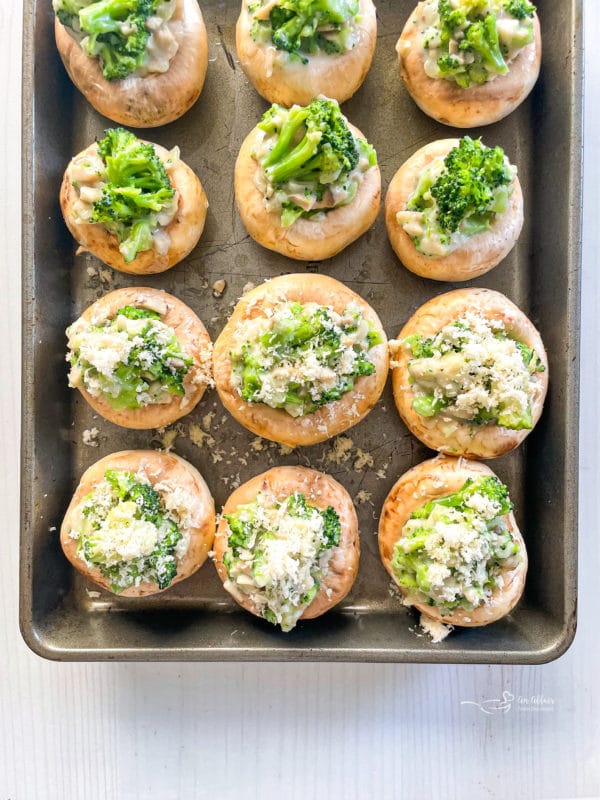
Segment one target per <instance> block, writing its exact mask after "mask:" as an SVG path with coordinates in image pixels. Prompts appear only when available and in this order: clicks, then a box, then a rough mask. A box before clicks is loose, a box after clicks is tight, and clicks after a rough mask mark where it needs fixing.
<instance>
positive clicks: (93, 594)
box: [85, 589, 101, 599]
mask: <svg viewBox="0 0 600 800" xmlns="http://www.w3.org/2000/svg"><path fill="white" fill-rule="evenodd" d="M85 591H86V593H87V596H88V597H91V598H92V599H96V598H97V597H101V594H100V592H95V591H93V590H92V589H86V590H85Z"/></svg>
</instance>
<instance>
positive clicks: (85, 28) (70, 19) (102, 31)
mask: <svg viewBox="0 0 600 800" xmlns="http://www.w3.org/2000/svg"><path fill="white" fill-rule="evenodd" d="M159 2H160V0H91V1H90V0H54V10H55V12H56V14H57V16H58V18H59V20H60V21H61V22H62V23H63V25H67V26H68V27H71V28H74V29H76V30H79V31H80V32H81V33H83V34H86V36H85V38H84V39H82V41H81V46H82V48H83V50H84V52H86V53H87V54H88V55H89V56H91V57H93V58H97V59H99V61H100V66H101V68H102V74H103V75H104V77H105V78H106V80H109V81H112V80H117V79H119V78H125V77H127V75H130V74H131V73H132V72H135V70H136V69H138V68H139V67H140V66H142V65H143V63H144V61H145V60H146V46H147V44H148V39H149V38H150V32H149V31H148V29H147V28H146V20H147V19H148V17H149V16H151V15H153V14H155V13H156V8H157V6H158V4H159Z"/></svg>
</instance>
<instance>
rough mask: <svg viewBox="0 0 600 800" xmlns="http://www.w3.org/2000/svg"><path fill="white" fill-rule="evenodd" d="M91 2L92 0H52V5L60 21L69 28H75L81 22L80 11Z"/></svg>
mask: <svg viewBox="0 0 600 800" xmlns="http://www.w3.org/2000/svg"><path fill="white" fill-rule="evenodd" d="M89 2H90V0H52V7H53V9H54V13H55V14H56V16H57V17H58V20H59V22H60V23H61V24H62V25H65V26H66V27H67V28H73V27H74V26H77V25H78V24H79V12H80V11H81V9H82V8H85V7H86V6H87V4H88V3H89Z"/></svg>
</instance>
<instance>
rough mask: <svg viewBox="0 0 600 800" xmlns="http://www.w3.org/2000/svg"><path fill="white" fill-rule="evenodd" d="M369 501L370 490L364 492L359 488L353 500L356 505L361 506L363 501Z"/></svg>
mask: <svg viewBox="0 0 600 800" xmlns="http://www.w3.org/2000/svg"><path fill="white" fill-rule="evenodd" d="M370 501H371V492H365V490H364V489H361V490H360V492H358V494H357V495H356V497H355V498H354V502H355V503H356V505H358V506H361V505H363V504H364V503H369V502H370Z"/></svg>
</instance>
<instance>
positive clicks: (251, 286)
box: [242, 281, 254, 295]
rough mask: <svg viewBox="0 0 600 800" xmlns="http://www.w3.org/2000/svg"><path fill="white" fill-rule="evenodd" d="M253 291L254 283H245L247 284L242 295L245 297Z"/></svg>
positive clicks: (243, 287)
mask: <svg viewBox="0 0 600 800" xmlns="http://www.w3.org/2000/svg"><path fill="white" fill-rule="evenodd" d="M252 289H254V284H253V283H252V281H248V283H245V284H244V285H243V286H242V294H243V295H244V294H248V292H251V291H252Z"/></svg>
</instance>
